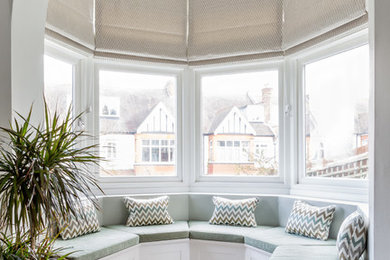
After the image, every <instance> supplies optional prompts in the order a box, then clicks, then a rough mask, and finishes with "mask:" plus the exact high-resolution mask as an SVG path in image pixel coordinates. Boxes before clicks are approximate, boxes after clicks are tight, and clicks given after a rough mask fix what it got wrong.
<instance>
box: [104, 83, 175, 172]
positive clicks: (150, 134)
mask: <svg viewBox="0 0 390 260" xmlns="http://www.w3.org/2000/svg"><path fill="white" fill-rule="evenodd" d="M154 96H158V97H164V98H162V99H161V98H159V99H156V98H153V97H154ZM169 104H175V103H174V97H173V96H172V95H171V94H170V93H169V92H168V91H161V93H156V90H154V93H148V92H146V91H145V93H144V95H131V94H129V93H121V92H118V93H110V96H108V95H107V96H105V97H104V98H101V104H100V155H101V156H102V157H103V158H105V161H103V162H102V163H101V165H102V168H103V169H104V170H103V171H104V172H103V174H104V173H106V174H108V175H136V176H148V175H173V174H174V173H175V163H174V162H175V128H176V126H175V119H174V117H173V115H172V114H173V112H172V111H173V108H172V107H169Z"/></svg>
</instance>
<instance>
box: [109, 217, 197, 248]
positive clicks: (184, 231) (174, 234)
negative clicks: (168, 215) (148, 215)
mask: <svg viewBox="0 0 390 260" xmlns="http://www.w3.org/2000/svg"><path fill="white" fill-rule="evenodd" d="M107 228H109V229H113V230H117V231H121V232H126V233H132V234H137V235H138V236H139V241H140V243H144V242H153V241H162V240H171V239H183V238H188V237H189V228H188V224H187V221H176V222H175V223H173V224H167V225H154V226H143V227H127V226H125V225H113V226H107Z"/></svg>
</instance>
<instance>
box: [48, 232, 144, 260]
mask: <svg viewBox="0 0 390 260" xmlns="http://www.w3.org/2000/svg"><path fill="white" fill-rule="evenodd" d="M138 242H139V238H138V236H137V235H135V234H130V233H125V232H120V231H116V230H113V229H108V228H103V227H102V228H101V230H100V231H99V232H96V233H92V234H87V235H83V236H80V237H76V238H73V239H69V240H62V239H57V241H56V242H55V243H54V248H64V250H63V251H61V252H60V254H61V255H66V254H67V253H70V252H74V253H72V254H71V255H70V256H69V257H68V258H67V259H77V260H94V259H99V258H102V257H105V256H108V255H111V254H114V253H116V252H119V251H121V250H123V249H126V248H129V247H131V246H134V245H137V244H138Z"/></svg>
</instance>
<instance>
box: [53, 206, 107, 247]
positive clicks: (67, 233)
mask: <svg viewBox="0 0 390 260" xmlns="http://www.w3.org/2000/svg"><path fill="white" fill-rule="evenodd" d="M58 228H59V230H60V231H61V233H60V236H61V238H62V239H64V240H66V239H71V238H75V237H78V236H82V235H85V234H88V233H93V232H98V231H100V225H99V220H98V217H97V214H96V209H95V206H94V205H93V203H92V202H91V201H89V200H85V201H82V202H81V204H80V205H78V206H76V212H75V214H70V215H69V216H68V217H67V219H63V220H62V221H61V223H60V224H59V225H58Z"/></svg>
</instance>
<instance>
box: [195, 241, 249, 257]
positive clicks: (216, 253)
mask: <svg viewBox="0 0 390 260" xmlns="http://www.w3.org/2000/svg"><path fill="white" fill-rule="evenodd" d="M190 243H191V257H190V260H244V258H245V245H244V244H238V243H225V242H215V241H206V240H191V241H190Z"/></svg>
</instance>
